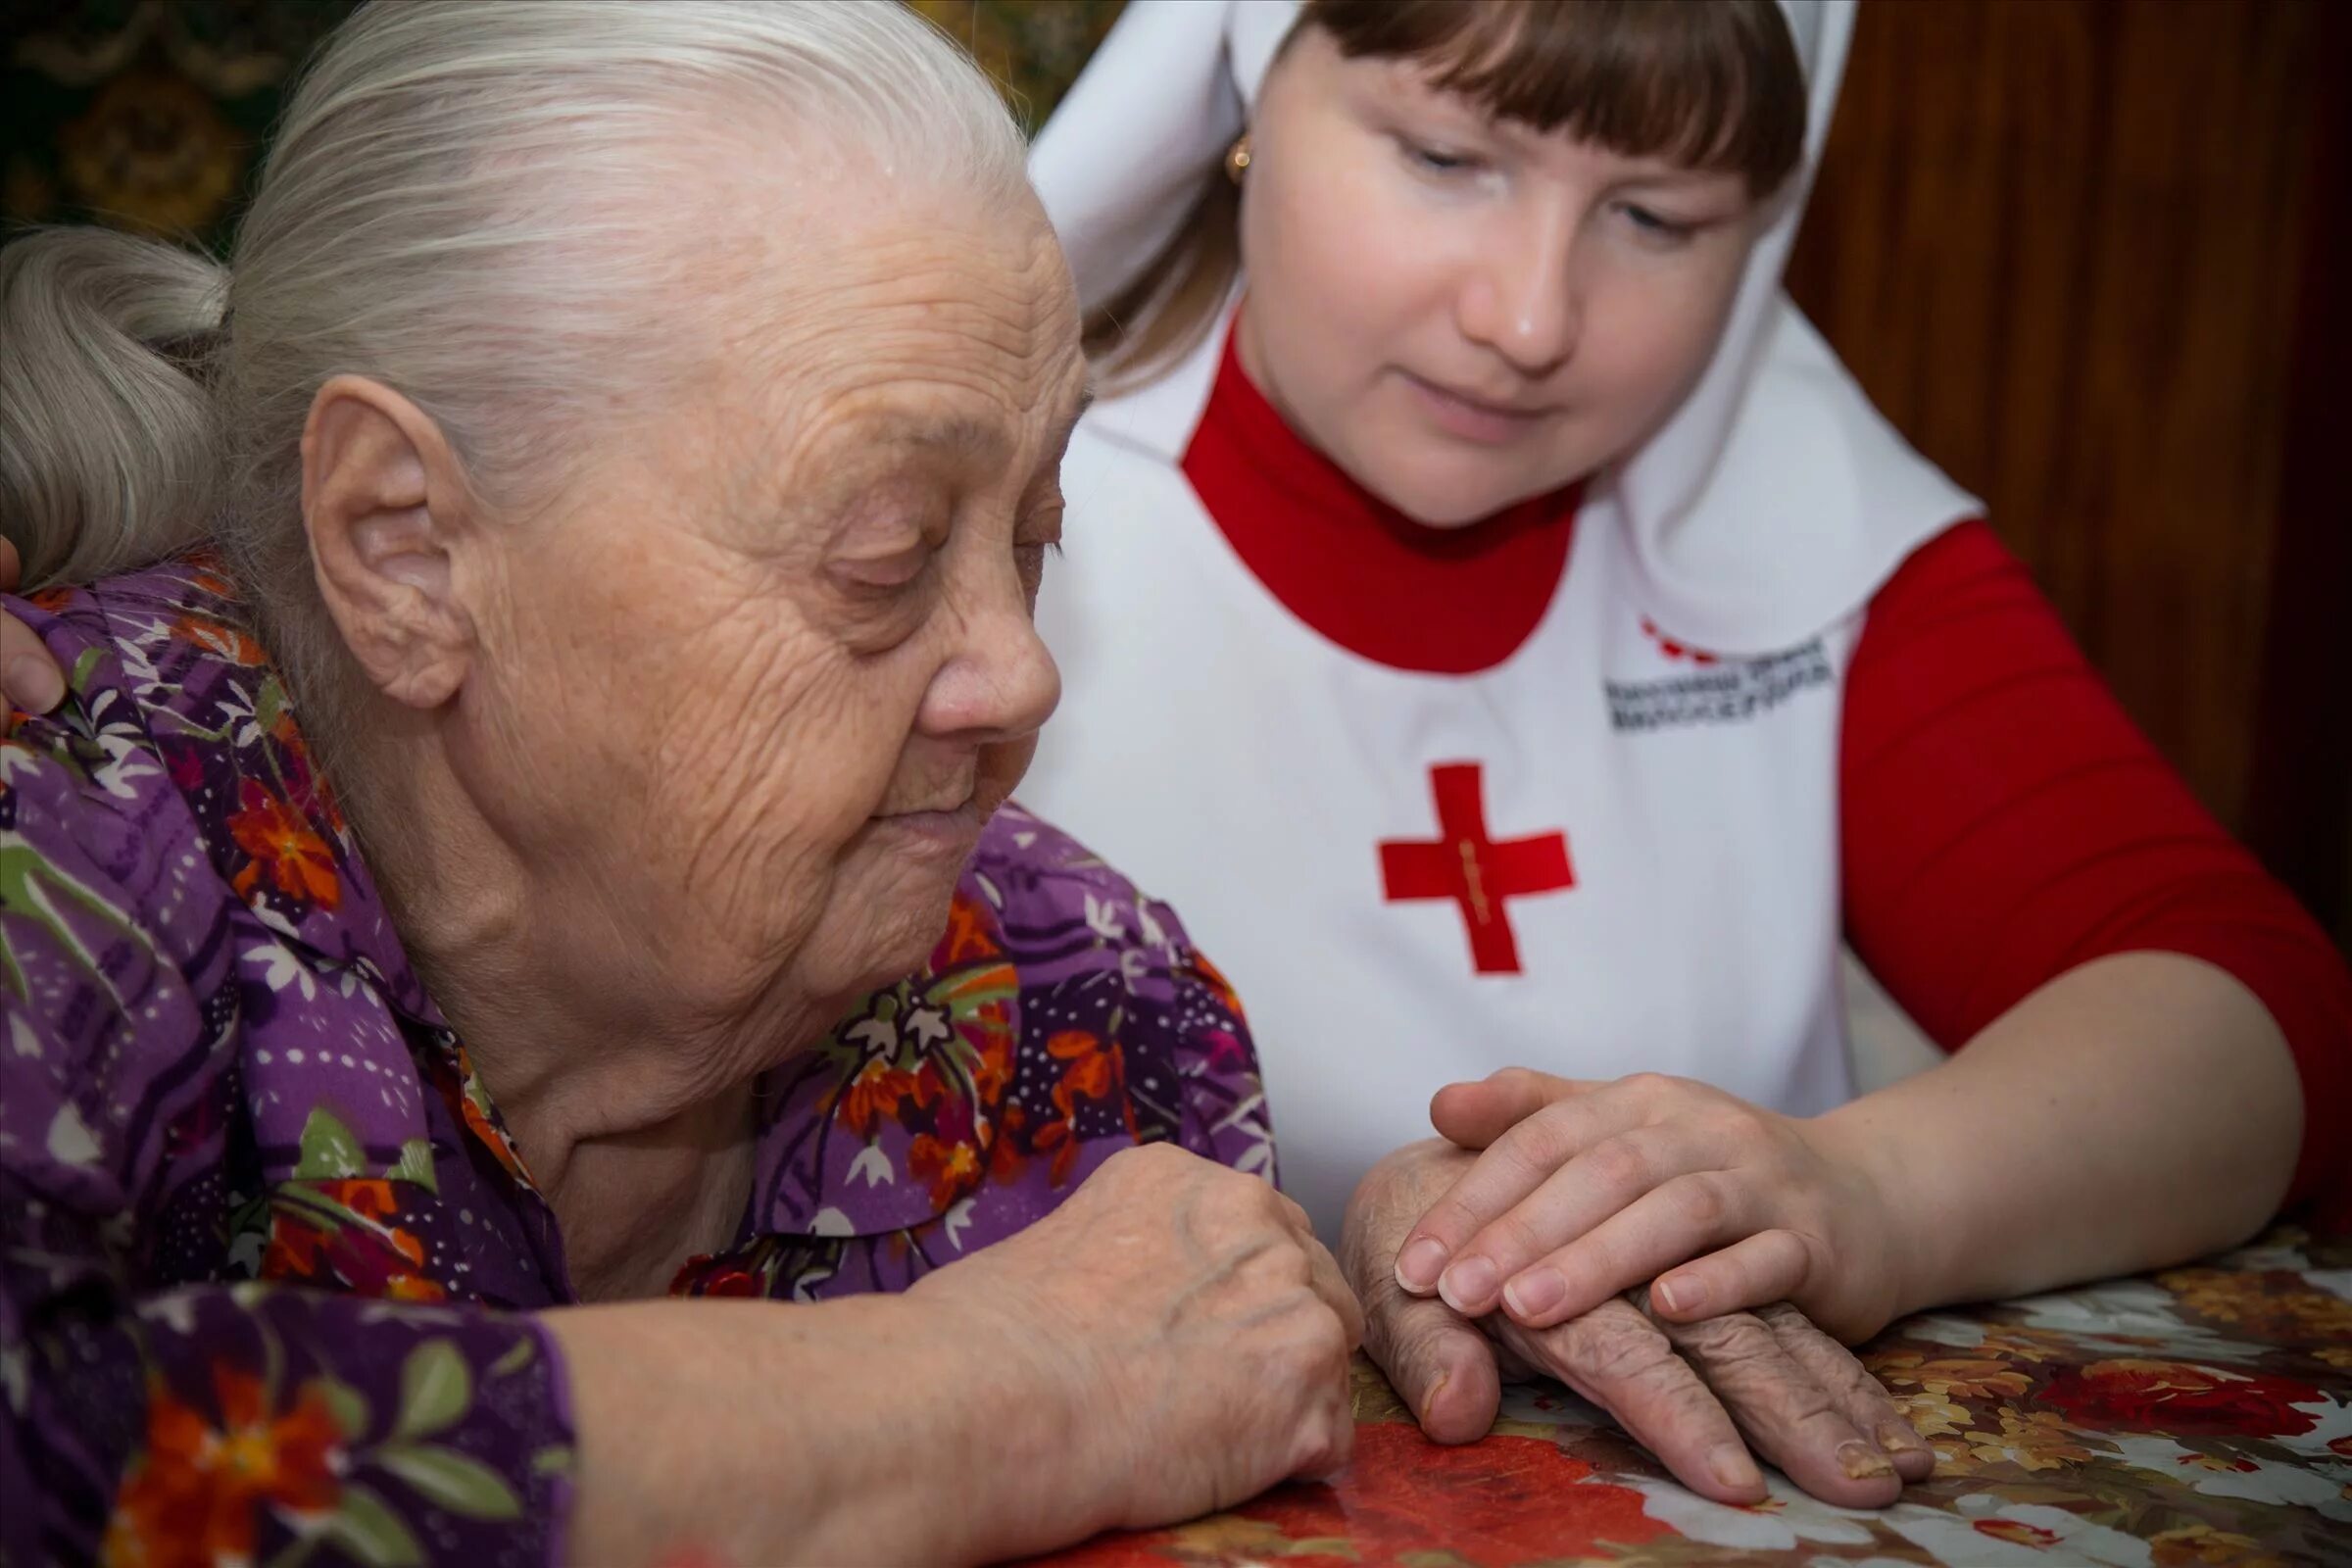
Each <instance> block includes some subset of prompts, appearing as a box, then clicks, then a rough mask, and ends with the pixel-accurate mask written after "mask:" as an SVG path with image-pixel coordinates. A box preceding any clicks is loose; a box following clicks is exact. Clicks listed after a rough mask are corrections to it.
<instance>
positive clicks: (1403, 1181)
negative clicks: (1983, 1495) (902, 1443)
mask: <svg viewBox="0 0 2352 1568" xmlns="http://www.w3.org/2000/svg"><path fill="white" fill-rule="evenodd" d="M1476 1158H1477V1156H1476V1155H1474V1154H1472V1153H1470V1152H1467V1151H1464V1150H1461V1149H1457V1148H1455V1147H1453V1146H1452V1145H1450V1144H1447V1143H1446V1142H1444V1141H1442V1140H1438V1139H1431V1140H1429V1141H1427V1142H1425V1143H1419V1144H1413V1145H1409V1146H1407V1147H1406V1148H1403V1149H1400V1150H1398V1151H1397V1152H1395V1153H1393V1154H1391V1155H1389V1156H1388V1157H1387V1158H1386V1159H1384V1160H1382V1161H1381V1162H1380V1163H1379V1164H1378V1165H1376V1166H1374V1167H1373V1169H1372V1171H1371V1172H1370V1173H1369V1174H1368V1175H1366V1176H1365V1178H1364V1180H1363V1181H1362V1183H1361V1184H1359V1185H1358V1187H1357V1188H1356V1191H1355V1196H1354V1198H1353V1199H1352V1200H1350V1201H1349V1202H1348V1218H1347V1222H1346V1234H1345V1235H1344V1236H1343V1238H1342V1240H1341V1243H1340V1264H1341V1267H1342V1269H1343V1270H1344V1271H1345V1272H1346V1273H1347V1275H1348V1282H1349V1283H1350V1284H1351V1285H1353V1286H1354V1287H1355V1290H1356V1293H1357V1295H1358V1296H1359V1297H1360V1298H1361V1299H1362V1300H1363V1303H1364V1313H1365V1325H1364V1348H1365V1349H1366V1350H1368V1351H1369V1352H1370V1353H1371V1355H1372V1358H1373V1359H1374V1360H1375V1361H1378V1362H1379V1363H1380V1365H1381V1367H1382V1369H1383V1370H1384V1371H1386V1372H1387V1373H1388V1376H1389V1381H1390V1382H1391V1383H1392V1384H1393V1385H1394V1386H1395V1387H1396V1389H1397V1393H1398V1394H1399V1395H1401V1396H1402V1397H1404V1399H1405V1402H1406V1403H1407V1404H1408V1405H1409V1406H1410V1407H1411V1408H1412V1410H1413V1412H1414V1413H1415V1415H1416V1416H1418V1417H1419V1419H1420V1422H1421V1428H1422V1430H1423V1431H1424V1432H1426V1433H1427V1434H1428V1435H1429V1436H1430V1437H1431V1438H1433V1439H1435V1440H1437V1441H1438V1442H1440V1443H1468V1442H1473V1441H1475V1440H1476V1439H1479V1438H1482V1437H1484V1436H1485V1435H1486V1433H1487V1429H1488V1428H1489V1427H1490V1426H1492V1425H1493V1424H1494V1420H1495V1408H1496V1404H1497V1399H1498V1396H1499V1392H1500V1391H1499V1387H1498V1379H1499V1378H1501V1377H1510V1378H1514V1379H1516V1378H1520V1377H1524V1376H1527V1375H1529V1373H1531V1372H1540V1373H1544V1374H1546V1375H1548V1376H1551V1377H1555V1378H1557V1379H1559V1380H1560V1381H1561V1382H1563V1383H1565V1384H1567V1385H1568V1386H1569V1387H1570V1388H1571V1389H1574V1390H1575V1391H1576V1392H1577V1393H1578V1394H1579V1395H1582V1396H1583V1397H1585V1398H1587V1399H1590V1400H1591V1401H1593V1403H1594V1404H1597V1405H1599V1406H1600V1407H1601V1408H1603V1409H1605V1410H1607V1411H1608V1412H1609V1413H1610V1414H1611V1415H1613V1416H1615V1417H1616V1418H1617V1421H1618V1422H1619V1424H1620V1425H1622V1426H1624V1427H1625V1429H1626V1430H1627V1431H1628V1432H1630V1433H1632V1434H1633V1435H1634V1437H1635V1438H1637V1439H1638V1440H1640V1441H1641V1443H1642V1445H1643V1446H1646V1447H1647V1448H1648V1449H1649V1450H1650V1451H1651V1452H1652V1453H1655V1454H1656V1455H1657V1456H1658V1458H1659V1459H1660V1460H1662V1461H1663V1462H1664V1463H1665V1465H1666V1467H1667V1468H1668V1469H1669V1470H1672V1471H1673V1472H1674V1474H1675V1475H1676V1477H1677V1478H1679V1479H1680V1480H1681V1481H1682V1482H1683V1483H1684V1485H1686V1486H1688V1487H1690V1488H1691V1490H1692V1491H1694V1492H1697V1493H1698V1494H1700V1495H1703V1496H1707V1497H1712V1498H1714V1499H1715V1500H1717V1501H1719V1502H1729V1503H1752V1502H1757V1501H1760V1500H1762V1498H1763V1496H1764V1481H1763V1476H1762V1474H1761V1472H1759V1471H1758V1469H1757V1468H1756V1465H1755V1461H1754V1460H1753V1459H1752V1458H1751V1457H1750V1456H1749V1448H1750V1447H1751V1446H1752V1447H1753V1448H1754V1450H1755V1452H1756V1453H1758V1454H1761V1455H1762V1456H1763V1457H1764V1458H1766V1459H1769V1460H1771V1461H1772V1462H1773V1463H1775V1464H1777V1465H1779V1466H1780V1467H1781V1469H1782V1470H1784V1471H1786V1472H1787V1473H1788V1475H1789V1478H1790V1479H1791V1480H1793V1481H1794V1482H1795V1483H1796V1484H1797V1485H1798V1486H1800V1487H1802V1488H1804V1489H1805V1491H1807V1492H1809V1493H1811V1494H1812V1495H1815V1496H1817V1497H1820V1498H1822V1499H1823V1500H1825V1501H1828V1502H1832V1503H1836V1504H1838V1505H1839V1506H1842V1507H1857V1508H1860V1507H1880V1506H1884V1505H1885V1504H1887V1503H1890V1502H1892V1501H1894V1499H1895V1497H1896V1496H1897V1495H1898V1494H1899V1492H1900V1490H1901V1485H1902V1483H1903V1482H1904V1481H1920V1480H1924V1479H1926V1478H1927V1476H1928V1475H1929V1474H1930V1473H1932V1472H1933V1471H1934V1469H1935V1467H1936V1455H1935V1451H1934V1450H1933V1449H1931V1448H1930V1447H1929V1446H1927V1445H1926V1444H1925V1443H1923V1442H1922V1441H1921V1440H1920V1439H1919V1437H1918V1435H1917V1434H1916V1433H1914V1432H1913V1431H1912V1430H1911V1427H1910V1425H1909V1424H1908V1423H1907V1422H1905V1421H1904V1419H1903V1417H1902V1415H1901V1413H1900V1412H1899V1411H1898V1410H1896V1408H1895V1407H1894V1403H1893V1401H1892V1400H1890V1399H1888V1398H1887V1394H1886V1391H1885V1390H1884V1389H1882V1388H1881V1387H1880V1386H1879V1384H1878V1382H1877V1380H1875V1379H1874V1378H1872V1377H1871V1375H1870V1374H1869V1373H1868V1372H1866V1371H1865V1370H1863V1368H1862V1364H1861V1363H1860V1362H1858V1361H1856V1360H1855V1359H1854V1357H1853V1356H1852V1354H1851V1353H1849V1352H1848V1351H1847V1350H1846V1349H1845V1348H1844V1347H1843V1346H1840V1345H1838V1343H1837V1342H1836V1341H1834V1340H1832V1339H1831V1338H1830V1337H1829V1336H1828V1335H1826V1334H1824V1333H1823V1332H1822V1331H1821V1330H1819V1329H1817V1328H1815V1327H1814V1326H1813V1325H1812V1324H1811V1323H1810V1322H1808V1321H1806V1319H1805V1317H1804V1315H1803V1314H1802V1313H1800V1312H1798V1311H1797V1310H1796V1309H1795V1308H1793V1307H1791V1306H1789V1305H1788V1304H1786V1303H1776V1304H1774V1305H1771V1306H1767V1307H1765V1308H1764V1309H1763V1310H1762V1311H1760V1312H1755V1313H1749V1312H1727V1313H1723V1314H1720V1315H1716V1316H1710V1317H1706V1318H1702V1319H1700V1320H1699V1321H1697V1322H1694V1323H1689V1324H1684V1323H1675V1322H1671V1321H1665V1320H1662V1319H1660V1318H1658V1317H1657V1316H1656V1315H1655V1314H1654V1312H1648V1311H1645V1310H1644V1309H1643V1308H1642V1306H1641V1305H1639V1304H1637V1303H1636V1302H1635V1301H1633V1300H1631V1299H1625V1298H1621V1297H1615V1296H1612V1297H1609V1298H1608V1299H1604V1300H1602V1301H1601V1302H1600V1303H1599V1304H1598V1305H1596V1306H1594V1307H1593V1309H1592V1310H1591V1311H1589V1312H1586V1313H1584V1314H1583V1315H1581V1316H1579V1317H1574V1318H1571V1319H1569V1320H1567V1321H1566V1322H1563V1323H1559V1324H1556V1325H1554V1326H1552V1327H1550V1328H1543V1329H1531V1328H1526V1327H1523V1326H1521V1325H1520V1324H1517V1323H1514V1322H1512V1321H1511V1320H1510V1319H1508V1318H1505V1317H1501V1316H1498V1315H1495V1316H1489V1317H1487V1318H1484V1319H1482V1320H1480V1322H1479V1323H1478V1324H1476V1325H1473V1324H1472V1323H1470V1322H1468V1321H1466V1320H1464V1319H1463V1318H1462V1317H1461V1316H1460V1315H1459V1314H1457V1313H1456V1312H1454V1310H1453V1309H1452V1308H1451V1307H1448V1306H1447V1305H1446V1304H1445V1303H1444V1302H1443V1301H1438V1300H1431V1299H1426V1298H1421V1297H1415V1296H1410V1295H1407V1294H1406V1293H1405V1292H1404V1291H1402V1290H1400V1289H1399V1288H1398V1287H1397V1278H1396V1258H1397V1244H1398V1243H1400V1242H1401V1241H1403V1240H1404V1238H1405V1236H1406V1234H1407V1233H1408V1232H1410V1231H1412V1229H1413V1222H1414V1221H1415V1220H1416V1219H1418V1218H1419V1217H1420V1216H1421V1214H1422V1213H1423V1212H1424V1211H1425V1210H1426V1209H1427V1208H1428V1207H1429V1205H1430V1203H1431V1201H1433V1200H1434V1199H1436V1198H1437V1197H1438V1195H1439V1194H1441V1193H1443V1192H1445V1191H1446V1188H1448V1187H1449V1186H1452V1185H1453V1184H1454V1183H1455V1182H1457V1181H1459V1180H1460V1179H1461V1178H1462V1177H1463V1176H1464V1175H1465V1174H1467V1173H1468V1171H1469V1170H1470V1167H1471V1166H1472V1164H1473V1163H1474V1162H1475V1160H1476ZM1481 1329H1484V1330H1485V1331H1486V1332H1484V1333H1482V1332H1480V1331H1481ZM1743 1435H1744V1437H1745V1440H1746V1441H1745V1442H1744V1443H1742V1441H1741V1439H1742V1436H1743Z"/></svg>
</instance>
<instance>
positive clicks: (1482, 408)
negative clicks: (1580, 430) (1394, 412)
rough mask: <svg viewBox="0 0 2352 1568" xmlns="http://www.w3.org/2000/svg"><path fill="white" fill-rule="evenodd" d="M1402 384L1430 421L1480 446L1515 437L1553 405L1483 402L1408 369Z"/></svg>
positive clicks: (1550, 411) (1541, 419)
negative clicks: (1511, 405)
mask: <svg viewBox="0 0 2352 1568" xmlns="http://www.w3.org/2000/svg"><path fill="white" fill-rule="evenodd" d="M1404 380H1405V384H1406V385H1407V386H1409V387H1411V388H1412V390H1413V396H1414V397H1415V399H1417V400H1418V401H1419V403H1420V405H1421V408H1422V411H1423V412H1424V413H1425V414H1427V415H1428V417H1429V421H1430V423H1432V424H1434V425H1436V426H1437V427H1438V428H1439V429H1441V430H1443V431H1445V432H1446V434H1447V435H1450V436H1456V437H1459V438H1460V439H1462V440H1464V441H1475V442H1477V443H1478V444H1479V445H1481V446H1502V445H1504V444H1506V443H1508V442H1512V441H1517V440H1519V439H1521V438H1522V437H1524V436H1525V435H1526V434H1527V433H1528V432H1529V431H1531V430H1533V429H1535V428H1536V427H1537V426H1539V425H1541V424H1542V423H1543V422H1544V420H1546V419H1548V418H1550V417H1552V415H1554V414H1555V413H1557V412H1558V411H1557V410H1555V409H1548V408H1544V409H1519V408H1509V407H1505V406H1502V405H1499V404H1494V403H1487V402H1484V401H1482V400H1480V399H1478V398H1473V397H1468V396H1465V395H1464V394H1462V393H1460V392H1456V391H1454V390H1453V389H1452V388H1450V387H1446V386H1441V385H1439V384H1438V383H1437V382H1435V381H1430V380H1425V379H1424V378H1422V377H1421V376H1418V375H1415V374H1413V372H1412V371H1410V370H1407V371H1405V372H1404Z"/></svg>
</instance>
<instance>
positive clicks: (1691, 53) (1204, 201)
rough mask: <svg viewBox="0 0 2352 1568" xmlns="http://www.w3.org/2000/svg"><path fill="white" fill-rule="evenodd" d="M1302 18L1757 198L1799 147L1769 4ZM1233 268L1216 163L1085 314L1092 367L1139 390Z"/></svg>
mask: <svg viewBox="0 0 2352 1568" xmlns="http://www.w3.org/2000/svg"><path fill="white" fill-rule="evenodd" d="M1309 26H1313V27H1320V28H1322V29H1323V30H1324V31H1325V32H1327V33H1329V34H1330V35H1331V37H1332V40H1333V42H1335V43H1336V44H1338V46H1339V50H1340V53H1341V54H1342V55H1344V56H1346V57H1347V58H1348V59H1350V60H1354V59H1360V58H1362V57H1365V56H1374V57H1379V58H1383V59H1400V58H1403V59H1414V60H1419V61H1422V62H1424V63H1425V64H1426V65H1427V66H1428V67H1429V69H1430V79H1431V80H1432V81H1433V82H1434V83H1435V84H1436V85H1438V86H1440V87H1443V88H1446V89H1447V90H1448V91H1452V92H1456V93H1460V94H1461V95H1462V96H1463V97H1465V98H1468V99H1470V100H1471V101H1472V102H1474V103H1476V104H1477V105H1479V106H1480V107H1481V108H1483V109H1485V110H1486V111H1487V112H1488V113H1490V114H1492V115H1495V117H1497V118H1498V119H1503V120H1514V121H1518V122H1520V123H1524V124H1527V125H1531V126H1533V127H1534V128H1535V129H1537V130H1539V131H1546V132H1548V131H1554V130H1565V131H1567V132H1568V133H1569V134H1570V135H1572V136H1575V137H1577V138H1578V139H1580V140H1587V141H1593V142H1597V143H1599V144H1600V145H1601V146H1604V147H1607V148H1610V149H1612V150H1614V151H1616V152H1620V153H1624V154H1627V155H1628V156H1632V157H1666V158H1671V159H1674V160H1676V161H1677V162H1680V163H1685V164H1688V165H1690V166H1691V167H1692V168H1695V169H1704V170H1709V171H1715V172H1725V173H1736V174H1739V175H1740V176H1742V177H1743V178H1744V179H1745V180H1746V182H1747V188H1748V191H1749V194H1750V195H1752V196H1754V197H1756V198H1757V199H1759V200H1761V199H1762V198H1764V197H1767V196H1769V195H1771V194H1772V193H1773V192H1774V191H1776V190H1778V189H1780V187H1781V184H1782V182H1783V181H1785V180H1787V179H1788V177H1789V174H1790V173H1791V172H1793V171H1794V170H1795V168H1796V165H1797V160H1798V159H1799V158H1800V157H1801V156H1802V154H1803V151H1804V140H1805V78H1804V68H1803V66H1802V65H1801V64H1800V63H1799V61H1798V60H1797V58H1796V45H1795V43H1794V41H1793V40H1791V39H1790V37H1789V25H1788V23H1787V22H1786V21H1785V20H1784V19H1783V18H1782V16H1781V8H1780V6H1779V4H1778V3H1777V0H1677V3H1673V4H1667V3H1663V0H1307V4H1306V7H1305V9H1304V11H1303V13H1302V14H1301V16H1300V18H1299V28H1305V27H1309ZM1292 36H1294V37H1296V36H1297V31H1296V30H1294V32H1293V34H1292ZM1283 47H1284V48H1286V49H1287V48H1289V47H1290V45H1289V42H1288V41H1287V40H1286V41H1285V43H1284V45H1283ZM1240 266H1241V190H1240V187H1239V186H1237V185H1236V184H1235V183H1234V182H1233V181H1232V180H1231V179H1230V178H1228V177H1227V175H1226V172H1225V171H1224V169H1223V168H1222V167H1219V168H1217V169H1214V170H1212V171H1211V172H1209V174H1208V175H1207V177H1206V178H1205V180H1204V181H1203V182H1202V185H1201V191H1200V193H1199V195H1197V196H1196V197H1195V198H1194V201H1193V210H1192V212H1191V213H1190V214H1189V215H1188V216H1187V218H1186V219H1185V221H1184V226H1183V227H1182V228H1180V229H1179V230H1177V233H1176V237H1175V238H1174V239H1173V240H1171V241H1169V243H1168V245H1167V246H1166V248H1165V249H1163V250H1162V251H1161V252H1160V253H1159V255H1158V256H1156V257H1154V258H1153V259H1152V263H1151V265H1150V266H1148V267H1146V268H1145V269H1144V270H1143V272H1142V273H1141V274H1140V275H1139V276H1138V277H1137V278H1136V280H1135V281H1134V282H1132V283H1130V284H1128V285H1127V287H1125V288H1124V289H1121V290H1120V291H1119V292H1118V294H1116V295H1115V296H1113V297H1112V298H1111V299H1109V300H1106V301H1104V302H1103V304H1102V305H1100V306H1098V307H1097V308H1096V309H1095V310H1093V311H1091V312H1089V313H1088V315H1087V319H1086V324H1085V343H1086V351H1087V356H1088V358H1090V359H1091V360H1093V361H1094V362H1095V366H1096V369H1097V372H1098V374H1099V375H1100V376H1101V377H1102V378H1103V381H1104V382H1105V383H1106V384H1108V385H1110V386H1111V387H1112V388H1113V389H1117V388H1119V387H1122V386H1125V387H1132V386H1135V385H1139V384H1142V383H1145V382H1148V381H1150V380H1151V379H1152V377H1153V376H1154V375H1156V374H1158V373H1159V372H1161V371H1162V370H1165V369H1166V368H1168V367H1170V366H1172V365H1173V364H1174V363H1175V362H1176V361H1178V360H1181V359H1182V358H1184V356H1185V355H1187V354H1189V353H1191V352H1192V351H1193V350H1194V349H1195V348H1197V347H1199V346H1200V343H1201V339H1202V338H1203V337H1205V336H1207V334H1208V333H1209V331H1210V330H1211V329H1212V328H1213V327H1214V326H1215V324H1216V319H1217V311H1218V307H1219V306H1220V305H1221V304H1222V303H1223V302H1224V299H1225V295H1226V292H1227V290H1228V289H1229V288H1231V286H1232V284H1233V278H1234V274H1235V273H1236V272H1237V271H1238V270H1240Z"/></svg>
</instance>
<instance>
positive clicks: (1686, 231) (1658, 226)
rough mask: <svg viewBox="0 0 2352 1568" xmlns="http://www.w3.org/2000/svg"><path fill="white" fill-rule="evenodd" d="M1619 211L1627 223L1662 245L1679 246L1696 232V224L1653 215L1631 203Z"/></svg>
mask: <svg viewBox="0 0 2352 1568" xmlns="http://www.w3.org/2000/svg"><path fill="white" fill-rule="evenodd" d="M1621 210H1622V211H1623V212H1624V214H1625V219H1626V221H1627V222H1629V223H1631V224H1633V225H1634V227H1635V228H1637V229H1639V230H1640V231H1641V232H1642V234H1643V235H1644V236H1646V237H1647V238H1650V239H1653V240H1657V241H1659V242H1661V243H1664V244H1668V245H1680V244H1681V243H1683V242H1684V241H1685V240H1687V239H1689V238H1690V237H1691V235H1692V234H1694V233H1696V232H1697V225H1696V224H1693V223H1685V222H1679V221H1676V220H1674V219H1671V218H1668V217H1665V216H1664V215H1663V214H1660V213H1653V212H1651V211H1650V210H1649V209H1648V208H1646V207H1641V206H1637V205H1636V204H1634V203H1632V202H1627V203H1626V204H1624V206H1623V208H1622V209H1621Z"/></svg>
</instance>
